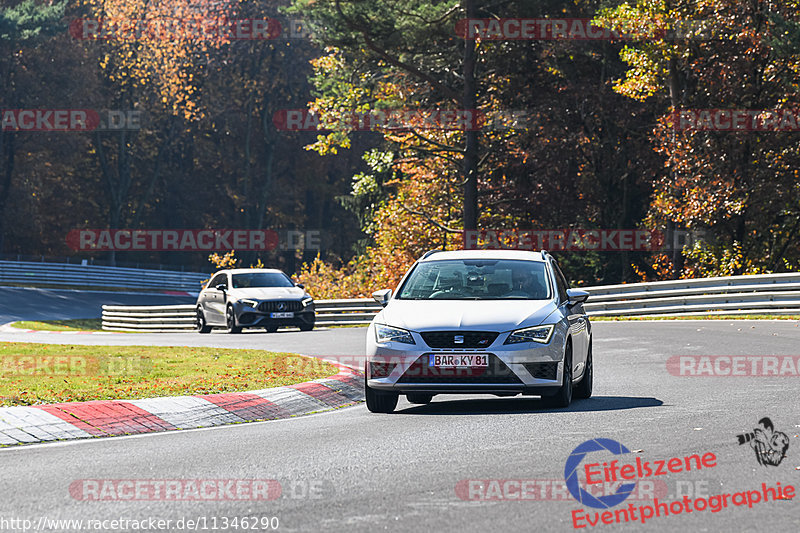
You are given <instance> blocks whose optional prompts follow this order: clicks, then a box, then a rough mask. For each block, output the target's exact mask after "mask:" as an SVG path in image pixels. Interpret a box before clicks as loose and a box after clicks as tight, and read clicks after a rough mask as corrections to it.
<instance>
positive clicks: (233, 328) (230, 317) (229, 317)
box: [225, 305, 242, 333]
mask: <svg viewBox="0 0 800 533" xmlns="http://www.w3.org/2000/svg"><path fill="white" fill-rule="evenodd" d="M225 324H226V325H227V327H228V333H241V332H242V327H241V326H237V325H236V315H235V314H234V312H233V306H232V305H229V306H228V307H227V308H226V309H225Z"/></svg>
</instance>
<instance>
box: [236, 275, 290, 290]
mask: <svg viewBox="0 0 800 533" xmlns="http://www.w3.org/2000/svg"><path fill="white" fill-rule="evenodd" d="M231 277H232V281H233V288H234V289H247V288H250V287H294V283H292V280H290V279H289V278H288V277H287V276H286V274H283V273H281V272H253V273H252V274H251V273H249V272H248V273H247V274H233V276H231Z"/></svg>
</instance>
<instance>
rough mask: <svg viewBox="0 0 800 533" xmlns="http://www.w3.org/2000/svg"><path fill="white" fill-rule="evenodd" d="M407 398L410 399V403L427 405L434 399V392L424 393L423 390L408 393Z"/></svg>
mask: <svg viewBox="0 0 800 533" xmlns="http://www.w3.org/2000/svg"><path fill="white" fill-rule="evenodd" d="M406 400H408V403H416V404H419V405H427V404H429V403H431V400H433V394H424V393H421V392H415V393H409V394H406Z"/></svg>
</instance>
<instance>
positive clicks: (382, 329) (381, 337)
mask: <svg viewBox="0 0 800 533" xmlns="http://www.w3.org/2000/svg"><path fill="white" fill-rule="evenodd" d="M375 340H376V341H378V342H390V341H394V342H403V343H405V344H416V342H414V337H412V336H411V332H410V331H408V330H405V329H400V328H393V327H392V326H387V325H385V324H375Z"/></svg>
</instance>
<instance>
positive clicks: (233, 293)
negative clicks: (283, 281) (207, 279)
mask: <svg viewBox="0 0 800 533" xmlns="http://www.w3.org/2000/svg"><path fill="white" fill-rule="evenodd" d="M305 293H306V291H304V290H303V289H301V288H299V287H250V288H247V289H229V290H228V296H229V297H231V298H234V299H236V300H240V299H242V298H253V299H255V300H300V299H302V298H303V296H305Z"/></svg>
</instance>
